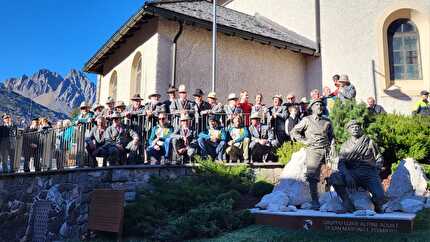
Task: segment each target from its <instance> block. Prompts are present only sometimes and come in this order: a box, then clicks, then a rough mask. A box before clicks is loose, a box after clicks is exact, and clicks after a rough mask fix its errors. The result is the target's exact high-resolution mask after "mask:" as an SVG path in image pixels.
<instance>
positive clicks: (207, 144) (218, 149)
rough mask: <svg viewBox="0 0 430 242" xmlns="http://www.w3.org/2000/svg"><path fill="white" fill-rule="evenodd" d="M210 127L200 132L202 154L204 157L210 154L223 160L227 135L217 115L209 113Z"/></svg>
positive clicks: (199, 142) (198, 140)
mask: <svg viewBox="0 0 430 242" xmlns="http://www.w3.org/2000/svg"><path fill="white" fill-rule="evenodd" d="M208 119H209V128H208V129H207V130H205V131H202V132H201V133H200V134H199V138H198V139H197V143H198V144H199V147H200V152H201V153H200V154H201V156H202V157H203V158H207V157H208V155H209V156H210V157H211V158H212V159H217V160H218V161H222V160H224V159H223V156H224V149H225V144H226V141H227V135H226V133H225V131H224V129H223V127H222V126H221V125H220V121H219V119H217V117H216V116H215V115H209V118H208Z"/></svg>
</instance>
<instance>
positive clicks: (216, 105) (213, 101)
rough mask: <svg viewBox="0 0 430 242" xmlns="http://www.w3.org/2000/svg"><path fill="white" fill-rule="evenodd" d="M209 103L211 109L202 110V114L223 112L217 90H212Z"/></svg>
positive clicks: (208, 97)
mask: <svg viewBox="0 0 430 242" xmlns="http://www.w3.org/2000/svg"><path fill="white" fill-rule="evenodd" d="M207 103H208V104H209V109H208V110H205V111H203V112H202V114H220V113H222V112H223V106H222V104H221V103H220V102H218V98H217V96H216V93H215V92H210V93H209V94H208V96H207Z"/></svg>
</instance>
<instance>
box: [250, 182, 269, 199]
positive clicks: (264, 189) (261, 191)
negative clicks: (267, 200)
mask: <svg viewBox="0 0 430 242" xmlns="http://www.w3.org/2000/svg"><path fill="white" fill-rule="evenodd" d="M273 187H274V186H273V184H272V183H269V182H266V181H258V182H256V183H254V185H253V186H252V189H251V194H252V195H253V196H255V197H258V198H261V197H263V196H264V195H266V194H269V193H271V192H272V191H273Z"/></svg>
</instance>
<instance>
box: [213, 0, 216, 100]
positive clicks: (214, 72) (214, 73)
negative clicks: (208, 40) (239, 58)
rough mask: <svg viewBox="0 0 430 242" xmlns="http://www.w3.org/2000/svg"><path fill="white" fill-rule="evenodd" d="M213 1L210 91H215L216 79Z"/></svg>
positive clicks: (214, 6)
mask: <svg viewBox="0 0 430 242" xmlns="http://www.w3.org/2000/svg"><path fill="white" fill-rule="evenodd" d="M212 1H213V6H212V91H213V92H215V80H216V46H217V43H216V33H217V24H216V0H212Z"/></svg>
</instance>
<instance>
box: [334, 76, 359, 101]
mask: <svg viewBox="0 0 430 242" xmlns="http://www.w3.org/2000/svg"><path fill="white" fill-rule="evenodd" d="M339 84H340V87H339V93H338V94H337V97H338V98H339V99H340V100H341V101H343V100H353V99H355V96H356V94H357V92H356V91H355V87H354V86H353V85H352V84H351V82H350V81H349V77H348V75H345V74H343V75H341V76H340V78H339Z"/></svg>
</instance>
